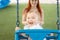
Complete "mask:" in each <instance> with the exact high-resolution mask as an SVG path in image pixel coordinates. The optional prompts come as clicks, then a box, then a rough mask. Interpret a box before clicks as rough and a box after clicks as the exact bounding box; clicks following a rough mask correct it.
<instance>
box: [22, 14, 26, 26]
mask: <svg viewBox="0 0 60 40" xmlns="http://www.w3.org/2000/svg"><path fill="white" fill-rule="evenodd" d="M22 24H23V25H26V15H25V14H22Z"/></svg>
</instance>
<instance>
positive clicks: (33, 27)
mask: <svg viewBox="0 0 60 40" xmlns="http://www.w3.org/2000/svg"><path fill="white" fill-rule="evenodd" d="M24 29H43V28H42V26H40V25H39V24H36V25H33V26H31V27H29V26H28V25H25V26H24Z"/></svg>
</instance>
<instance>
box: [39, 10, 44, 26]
mask: <svg viewBox="0 0 60 40" xmlns="http://www.w3.org/2000/svg"><path fill="white" fill-rule="evenodd" d="M40 24H41V25H43V24H44V11H43V10H42V18H40Z"/></svg>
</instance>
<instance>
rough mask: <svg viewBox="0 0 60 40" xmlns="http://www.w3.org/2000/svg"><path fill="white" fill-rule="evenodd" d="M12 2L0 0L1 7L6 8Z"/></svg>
mask: <svg viewBox="0 0 60 40" xmlns="http://www.w3.org/2000/svg"><path fill="white" fill-rule="evenodd" d="M9 3H10V0H0V9H1V8H5V7H7V6H8V4H9Z"/></svg>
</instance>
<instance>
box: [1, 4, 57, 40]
mask: <svg viewBox="0 0 60 40" xmlns="http://www.w3.org/2000/svg"><path fill="white" fill-rule="evenodd" d="M19 7H20V8H19V19H20V27H21V28H22V29H23V25H22V23H21V18H22V10H23V9H24V8H25V7H26V4H20V6H19ZM41 7H42V8H43V10H44V25H43V28H44V29H51V30H57V25H56V21H57V14H56V13H57V11H56V10H57V9H56V8H57V6H56V4H41ZM15 27H16V5H13V4H12V5H9V6H8V7H6V8H3V9H0V40H14V35H15Z"/></svg>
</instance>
